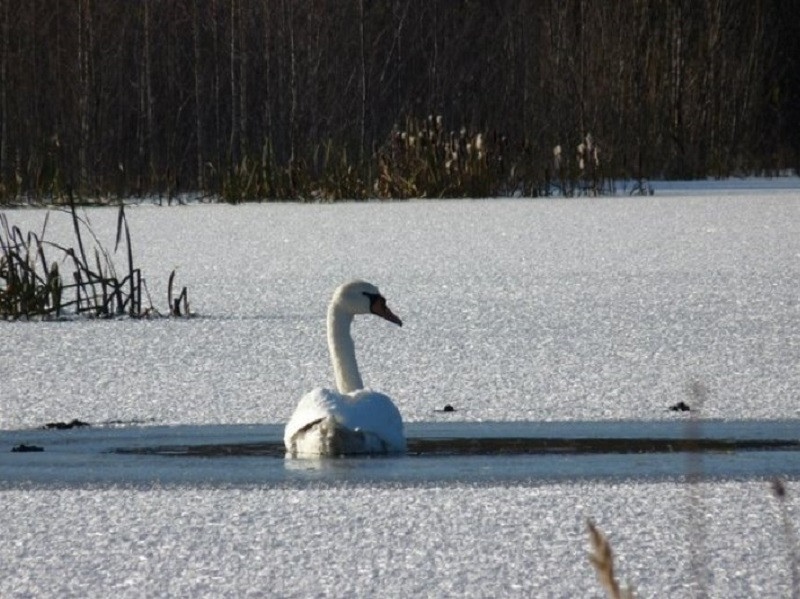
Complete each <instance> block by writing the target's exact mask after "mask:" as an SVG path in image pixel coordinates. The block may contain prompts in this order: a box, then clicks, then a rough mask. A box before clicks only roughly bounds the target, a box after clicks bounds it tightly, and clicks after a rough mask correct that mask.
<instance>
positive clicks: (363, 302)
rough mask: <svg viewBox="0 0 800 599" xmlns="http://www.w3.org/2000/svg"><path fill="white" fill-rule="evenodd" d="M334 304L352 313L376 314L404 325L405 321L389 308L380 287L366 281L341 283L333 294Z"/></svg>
mask: <svg viewBox="0 0 800 599" xmlns="http://www.w3.org/2000/svg"><path fill="white" fill-rule="evenodd" d="M333 305H335V306H336V307H337V308H338V309H341V310H344V311H345V312H348V313H349V314H351V315H356V314H375V315H376V316H380V317H381V318H384V319H386V320H388V321H389V322H393V323H394V324H396V325H398V326H403V321H402V320H400V319H399V318H398V317H397V316H395V314H394V312H392V311H391V310H390V309H389V306H387V305H386V298H385V297H383V295H381V292H380V291H378V288H377V287H375V285H373V284H371V283H367V282H366V281H350V282H349V283H345V284H344V285H341V286H340V287H339V288H338V289H337V290H336V291H335V292H334V294H333Z"/></svg>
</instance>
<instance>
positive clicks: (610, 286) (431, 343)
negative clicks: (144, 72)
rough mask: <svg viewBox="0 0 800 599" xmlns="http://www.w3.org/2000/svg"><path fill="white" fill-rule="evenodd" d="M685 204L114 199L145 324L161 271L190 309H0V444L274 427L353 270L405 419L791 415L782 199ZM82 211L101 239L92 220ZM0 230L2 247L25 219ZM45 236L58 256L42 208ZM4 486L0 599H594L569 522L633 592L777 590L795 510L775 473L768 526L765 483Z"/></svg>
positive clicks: (310, 363)
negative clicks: (609, 558)
mask: <svg viewBox="0 0 800 599" xmlns="http://www.w3.org/2000/svg"><path fill="white" fill-rule="evenodd" d="M794 181H796V179H795V180H794ZM688 191H689V192H690V193H687V190H685V189H684V190H680V189H679V188H676V187H674V186H673V187H672V188H671V189H670V190H668V192H669V194H660V193H659V191H658V187H657V188H656V195H655V196H652V197H647V198H642V197H621V196H620V197H612V198H600V199H541V200H477V201H452V202H448V201H441V202H438V201H412V202H398V203H388V204H384V203H363V204H356V203H353V204H343V205H336V206H329V205H319V204H315V205H297V204H290V205H245V206H235V207H233V206H217V205H214V206H209V205H193V206H187V207H180V208H169V209H167V208H159V207H155V206H148V205H142V206H131V207H130V208H129V209H128V219H129V222H130V225H131V234H132V239H133V244H134V255H135V261H136V263H137V266H139V267H141V268H142V270H143V272H144V274H145V276H146V277H147V280H148V288H149V290H150V294H151V296H152V298H153V301H154V303H155V305H156V307H158V308H160V309H162V310H165V308H166V284H167V278H168V276H169V273H170V271H171V270H172V269H173V268H176V267H177V268H178V280H177V283H178V284H180V285H186V286H187V287H188V290H189V299H190V301H191V305H192V309H193V310H195V311H196V312H197V313H198V314H199V316H198V317H197V318H195V319H191V320H175V319H161V320H159V319H155V320H145V321H131V320H126V319H122V320H112V321H92V322H86V321H82V320H81V321H65V322H47V323H37V324H30V323H24V322H15V323H12V322H0V336H1V337H2V343H0V393H1V394H2V396H1V399H0V451H8V443H6V442H5V441H6V440H8V439H10V438H11V437H14V436H15V435H18V433H19V429H26V428H31V427H36V426H39V425H41V424H43V423H45V422H51V421H69V420H72V419H73V418H79V419H81V420H85V421H89V422H105V421H116V420H120V421H137V422H144V423H146V424H151V425H174V424H180V425H207V424H208V425H219V424H229V425H248V424H252V425H262V424H279V423H282V422H285V421H286V419H287V418H288V417H289V415H290V414H291V412H292V410H293V408H294V406H295V404H296V402H297V400H298V399H299V398H300V397H301V396H302V394H303V393H305V392H307V391H308V390H310V389H312V388H314V387H316V386H320V385H327V384H330V381H331V378H332V375H331V372H330V366H329V364H328V356H327V349H326V347H325V331H324V326H325V310H326V305H327V301H328V298H329V297H330V295H331V293H332V291H333V289H334V288H335V287H336V286H337V285H338V284H339V283H341V282H342V281H344V280H347V279H349V278H352V277H360V278H364V279H367V280H370V281H372V282H374V283H376V284H377V285H378V286H379V287H380V288H381V290H382V292H383V293H384V295H386V297H387V299H388V301H389V304H390V305H391V306H392V309H393V310H394V311H395V312H396V313H397V314H398V316H400V317H401V318H402V319H403V322H404V326H403V328H402V329H398V328H397V327H392V326H391V325H389V324H388V323H385V322H383V321H380V320H379V319H371V318H362V319H358V320H357V321H356V324H355V327H354V337H355V340H356V345H357V352H358V358H359V363H360V366H361V371H362V374H363V376H364V379H365V382H366V383H367V384H368V385H370V386H371V387H373V388H375V389H377V390H380V391H382V392H385V393H387V394H389V395H390V396H391V397H393V398H394V400H395V402H396V403H397V405H398V407H399V408H400V411H401V412H402V414H403V416H404V418H405V419H406V420H407V421H409V422H412V423H422V422H430V421H439V420H442V421H444V420H445V419H446V421H452V420H460V421H470V422H486V421H593V420H596V421H599V420H603V421H608V420H616V419H622V420H634V421H636V420H641V421H652V420H658V419H676V418H685V415H680V414H675V413H674V412H669V411H668V410H667V407H668V406H669V405H671V404H673V403H675V402H677V401H679V400H685V401H687V402H688V403H690V404H692V405H693V407H694V408H695V413H696V414H698V415H699V416H700V417H708V418H720V419H737V420H746V419H782V420H788V421H792V420H797V419H798V418H800V402H798V389H800V368H798V364H800V327H798V322H800V318H799V317H800V296H799V295H798V289H799V287H798V282H799V281H800V191H798V190H797V188H794V189H778V190H775V189H773V190H760V191H753V190H752V189H749V190H742V189H736V190H730V189H726V190H724V191H723V192H722V193H720V192H719V190H718V191H717V192H709V191H708V190H707V189H704V190H702V192H700V191H698V190H696V189H695V188H694V186H692V188H691V189H689V190H688ZM86 214H87V215H88V217H89V218H90V220H91V221H92V224H93V226H94V228H95V231H96V233H97V234H98V237H99V238H100V239H101V240H102V241H103V242H104V245H105V246H106V247H107V248H109V249H112V248H113V241H114V227H115V224H116V211H115V210H114V209H106V208H98V209H89V210H87V211H86ZM7 215H8V216H9V220H10V221H11V223H12V224H16V225H18V226H20V228H21V229H22V230H23V231H25V230H27V229H36V230H38V229H39V228H40V227H41V224H42V221H43V218H44V213H43V211H42V210H16V211H8V212H7ZM46 237H47V238H48V239H52V240H54V241H61V242H65V243H69V244H72V243H73V239H72V233H71V221H70V220H69V218H68V216H67V215H65V214H60V213H54V214H52V215H51V217H50V223H49V225H48V232H47V235H46ZM117 264H118V265H119V266H120V268H121V267H122V264H124V257H123V256H122V255H120V256H119V258H118V262H117ZM691 381H698V382H700V383H702V385H703V386H704V387H705V388H706V389H707V390H708V392H707V395H705V396H704V397H703V398H702V399H701V397H700V396H698V395H697V394H695V395H692V394H691V393H690V392H689V391H688V389H689V386H690V383H691ZM701 395H702V394H701ZM445 404H451V405H453V406H454V407H455V408H456V412H454V413H450V414H443V413H442V412H440V411H436V410H437V409H441V407H442V406H443V405H445ZM11 430H13V431H14V432H13V434H12V433H11V432H9V431H11ZM2 431H5V432H2ZM15 455H17V454H15ZM25 459H30V457H27V458H25ZM242 467H243V468H244V467H246V468H252V467H253V461H252V460H246V461H245V460H243V461H242ZM0 482H3V481H0ZM5 482H6V483H7V484H5V485H2V486H0V488H3V489H4V490H2V491H0V505H2V507H3V509H2V510H0V530H2V531H3V543H2V544H0V597H4V598H5V597H31V596H36V597H70V596H74V597H108V596H117V597H141V596H184V597H220V596H236V597H245V596H254V597H255V596H280V597H283V596H286V597H292V596H294V597H313V596H332V597H353V596H365V597H366V596H380V597H409V596H431V597H448V596H452V597H465V596H483V597H485V596H520V597H530V596H549V597H576V596H579V597H592V596H593V597H601V596H603V595H602V591H601V590H600V587H599V585H598V584H597V583H596V581H595V577H594V573H593V572H592V570H591V567H590V565H589V562H588V560H587V558H586V551H587V550H588V542H587V535H586V531H585V519H586V518H587V517H591V518H593V519H595V521H596V522H597V523H598V525H599V526H600V527H601V528H602V529H603V530H604V531H605V532H607V533H608V535H609V537H610V540H611V542H612V545H613V547H614V550H615V552H616V555H617V559H618V563H617V565H618V571H619V574H620V577H621V579H622V580H623V581H629V582H630V583H632V584H633V585H635V587H636V589H637V591H638V592H639V594H640V596H643V597H692V596H695V593H694V590H695V587H693V585H695V584H696V580H695V579H696V578H698V577H699V579H700V580H701V581H704V584H705V586H706V587H707V589H708V591H709V592H708V595H709V596H714V597H748V596H789V595H790V594H791V593H792V580H791V572H792V570H791V568H790V556H791V549H790V548H789V545H787V540H786V539H787V537H786V534H785V529H784V524H783V516H784V515H785V516H786V517H787V519H788V521H789V522H790V523H792V525H793V526H794V527H795V530H796V523H797V521H798V519H797V513H798V512H797V511H798V509H800V508H798V503H797V501H798V500H797V493H798V488H797V481H796V480H791V481H790V482H789V484H788V485H787V487H788V494H787V502H788V508H787V509H788V511H787V512H786V513H785V514H783V515H782V512H781V511H780V509H779V506H778V502H777V501H776V500H775V498H774V497H772V496H771V493H770V490H769V485H768V483H767V482H766V481H763V480H744V481H743V480H727V481H726V480H722V481H716V482H708V483H703V484H700V485H695V486H690V485H686V484H683V483H682V482H681V480H680V479H676V480H667V481H662V482H652V481H641V480H638V481H636V480H634V481H630V482H618V483H603V482H597V481H573V482H564V483H562V482H558V483H553V482H550V483H547V484H545V483H541V484H538V483H533V482H532V483H526V484H469V483H467V482H459V483H442V484H419V485H414V484H406V485H396V484H356V483H347V482H342V483H341V484H338V485H337V484H334V485H327V484H326V485H321V486H320V488H314V487H313V485H312V486H309V487H303V488H297V487H283V486H281V485H263V484H262V485H258V484H256V485H253V484H245V485H237V486H231V487H230V488H219V487H205V486H203V485H197V484H183V485H176V484H174V483H172V482H171V481H170V480H165V481H163V483H161V484H155V483H152V482H150V483H148V484H146V485H144V486H142V485H135V484H131V485H130V486H127V485H124V484H123V485H121V486H112V487H108V486H107V485H105V486H101V487H92V486H91V485H84V486H78V487H75V486H70V485H64V486H55V487H52V486H49V487H48V486H38V485H34V484H18V483H11V484H8V482H9V481H5ZM793 543H794V551H795V552H797V541H796V540H795V541H793ZM693 556H695V557H693ZM693 563H694V564H698V563H699V564H700V566H694V567H693V566H692V564H693ZM795 592H796V588H795Z"/></svg>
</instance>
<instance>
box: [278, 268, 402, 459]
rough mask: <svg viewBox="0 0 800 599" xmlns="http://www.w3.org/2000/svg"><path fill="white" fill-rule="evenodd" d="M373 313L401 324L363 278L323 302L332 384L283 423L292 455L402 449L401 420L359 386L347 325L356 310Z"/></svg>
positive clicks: (380, 398) (304, 399)
mask: <svg viewBox="0 0 800 599" xmlns="http://www.w3.org/2000/svg"><path fill="white" fill-rule="evenodd" d="M370 313H371V314H375V315H377V316H380V317H381V318H385V319H386V320H388V321H389V322H393V323H394V324H396V325H398V326H403V323H402V321H401V320H400V319H399V318H398V317H397V316H395V315H394V314H393V313H392V311H391V310H390V309H389V307H388V306H387V305H386V299H385V298H384V297H383V296H382V295H381V293H380V291H378V288H377V287H375V286H374V285H371V284H370V283H366V282H364V281H351V282H350V283H345V284H344V285H342V286H340V287H339V288H338V289H336V291H335V292H334V294H333V298H332V299H331V303H330V305H329V306H328V350H329V351H330V354H331V362H333V374H334V376H335V378H336V387H337V389H338V391H336V390H333V389H323V388H317V389H314V390H312V391H310V392H308V393H306V394H305V395H304V396H303V397H302V398H301V399H300V403H298V404H297V408H296V409H295V411H294V414H292V417H291V418H290V419H289V422H288V423H287V424H286V429H285V430H284V434H283V442H284V444H285V445H286V451H287V452H288V453H289V454H291V455H292V456H335V455H347V454H369V453H401V452H404V451H405V450H406V439H405V434H404V433H403V419H402V418H401V416H400V412H399V411H398V409H397V407H396V406H395V405H394V403H392V400H391V399H389V397H387V396H386V395H384V394H383V393H378V392H376V391H371V390H366V389H364V383H363V382H362V380H361V374H360V373H359V372H358V363H357V362H356V352H355V346H354V345H353V337H352V336H351V335H350V325H351V323H352V322H353V316H355V315H356V314H370Z"/></svg>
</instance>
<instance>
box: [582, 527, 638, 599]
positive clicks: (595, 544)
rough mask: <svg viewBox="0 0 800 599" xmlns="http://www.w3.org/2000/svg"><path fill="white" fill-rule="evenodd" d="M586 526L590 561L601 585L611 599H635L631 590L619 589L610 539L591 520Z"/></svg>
mask: <svg viewBox="0 0 800 599" xmlns="http://www.w3.org/2000/svg"><path fill="white" fill-rule="evenodd" d="M586 526H587V528H588V529H589V541H590V542H591V545H592V553H590V554H589V561H590V562H591V563H592V566H594V569H595V572H596V573H597V579H598V580H599V581H600V584H601V585H602V586H603V588H604V589H605V590H606V593H607V594H608V596H609V597H610V598H611V599H633V597H634V595H633V591H632V590H631V589H629V588H628V589H625V590H624V591H623V590H621V589H620V587H619V583H618V582H617V579H616V577H615V575H614V552H613V551H612V550H611V544H610V543H609V542H608V539H606V537H605V535H604V534H603V533H602V532H601V531H600V529H599V528H597V526H595V524H594V522H592V521H591V520H587V521H586Z"/></svg>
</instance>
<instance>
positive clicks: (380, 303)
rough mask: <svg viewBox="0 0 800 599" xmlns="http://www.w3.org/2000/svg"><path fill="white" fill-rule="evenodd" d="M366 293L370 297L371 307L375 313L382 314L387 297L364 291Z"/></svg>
mask: <svg viewBox="0 0 800 599" xmlns="http://www.w3.org/2000/svg"><path fill="white" fill-rule="evenodd" d="M364 295H366V296H367V297H368V298H369V309H370V311H372V312H373V313H374V314H380V308H382V307H384V306H385V305H386V299H385V298H384V297H383V296H382V295H379V294H377V293H367V292H366V291H364Z"/></svg>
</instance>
